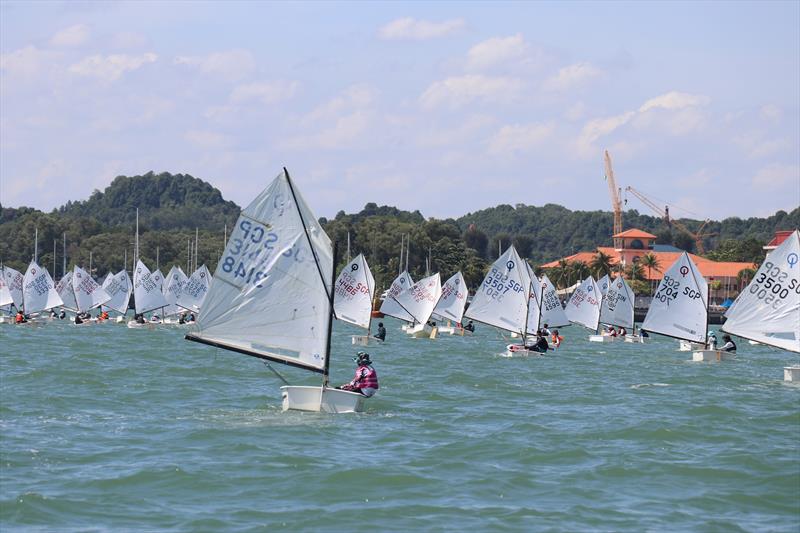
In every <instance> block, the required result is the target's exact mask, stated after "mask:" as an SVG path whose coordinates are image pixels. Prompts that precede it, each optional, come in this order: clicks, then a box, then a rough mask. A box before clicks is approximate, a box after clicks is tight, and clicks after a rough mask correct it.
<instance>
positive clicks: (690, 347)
mask: <svg viewBox="0 0 800 533" xmlns="http://www.w3.org/2000/svg"><path fill="white" fill-rule="evenodd" d="M678 342H679V343H680V344H679V345H678V351H679V352H695V351H699V350H702V349H703V348H705V347H706V345H705V344H703V343H702V342H690V341H685V340H680V341H678Z"/></svg>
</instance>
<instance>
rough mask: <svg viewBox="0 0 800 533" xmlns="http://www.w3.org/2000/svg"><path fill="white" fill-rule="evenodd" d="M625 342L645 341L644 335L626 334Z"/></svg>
mask: <svg viewBox="0 0 800 533" xmlns="http://www.w3.org/2000/svg"><path fill="white" fill-rule="evenodd" d="M625 342H642V343H643V342H644V337H642V336H641V335H625Z"/></svg>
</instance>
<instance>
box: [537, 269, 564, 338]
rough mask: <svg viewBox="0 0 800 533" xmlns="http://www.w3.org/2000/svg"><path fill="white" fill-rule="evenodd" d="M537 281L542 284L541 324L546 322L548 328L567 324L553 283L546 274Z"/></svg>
mask: <svg viewBox="0 0 800 533" xmlns="http://www.w3.org/2000/svg"><path fill="white" fill-rule="evenodd" d="M539 282H540V283H541V285H542V326H544V325H545V324H547V326H548V327H549V328H550V329H552V328H560V327H563V326H569V319H568V318H567V315H566V313H564V308H563V307H561V300H560V299H559V298H558V292H556V286H555V284H553V282H551V281H550V278H548V277H547V275H546V274H542V279H541V280H540V281H539Z"/></svg>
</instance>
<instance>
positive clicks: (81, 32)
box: [50, 24, 89, 47]
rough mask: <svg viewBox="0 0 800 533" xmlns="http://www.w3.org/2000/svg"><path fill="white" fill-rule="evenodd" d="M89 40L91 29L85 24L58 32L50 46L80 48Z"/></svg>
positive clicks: (51, 40)
mask: <svg viewBox="0 0 800 533" xmlns="http://www.w3.org/2000/svg"><path fill="white" fill-rule="evenodd" d="M88 40H89V28H87V27H86V26H85V25H83V24H75V25H74V26H70V27H69V28H64V29H63V30H61V31H59V32H57V33H56V34H55V35H53V37H52V38H51V39H50V44H52V45H53V46H58V47H62V46H63V47H72V46H80V45H82V44H84V43H86V42H87V41H88Z"/></svg>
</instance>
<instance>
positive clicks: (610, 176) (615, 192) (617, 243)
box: [604, 150, 622, 250]
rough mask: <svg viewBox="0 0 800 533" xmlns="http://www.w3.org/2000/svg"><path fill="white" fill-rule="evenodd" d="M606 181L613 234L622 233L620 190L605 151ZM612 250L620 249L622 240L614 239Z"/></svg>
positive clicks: (609, 157) (619, 238)
mask: <svg viewBox="0 0 800 533" xmlns="http://www.w3.org/2000/svg"><path fill="white" fill-rule="evenodd" d="M605 152H606V154H605V157H604V159H605V165H606V181H607V182H608V192H609V194H611V208H612V209H613V210H614V233H613V235H617V234H619V233H622V202H620V200H619V195H620V189H619V188H617V181H616V180H615V179H614V170H613V169H612V168H611V156H610V155H608V150H606V151H605ZM614 249H616V250H621V249H622V238H621V237H617V238H615V239H614Z"/></svg>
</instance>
